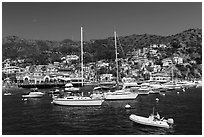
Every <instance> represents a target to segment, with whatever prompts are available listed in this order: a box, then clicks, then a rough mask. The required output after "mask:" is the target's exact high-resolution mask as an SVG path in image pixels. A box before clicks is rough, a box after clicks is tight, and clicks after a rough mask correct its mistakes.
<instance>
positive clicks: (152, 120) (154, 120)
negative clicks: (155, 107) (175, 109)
mask: <svg viewBox="0 0 204 137" xmlns="http://www.w3.org/2000/svg"><path fill="white" fill-rule="evenodd" d="M129 119H130V120H132V121H133V122H136V123H138V124H142V125H147V126H154V127H161V128H171V127H172V125H173V123H174V121H173V119H172V118H169V119H168V120H166V119H164V118H161V119H160V118H158V114H157V115H156V116H155V115H153V114H151V115H150V116H149V117H148V118H147V117H142V116H137V115H134V114H132V115H130V117H129Z"/></svg>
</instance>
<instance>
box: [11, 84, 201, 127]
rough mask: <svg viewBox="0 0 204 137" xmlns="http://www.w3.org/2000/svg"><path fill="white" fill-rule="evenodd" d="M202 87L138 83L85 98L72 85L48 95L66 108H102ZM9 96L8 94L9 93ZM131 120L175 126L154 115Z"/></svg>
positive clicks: (33, 95)
mask: <svg viewBox="0 0 204 137" xmlns="http://www.w3.org/2000/svg"><path fill="white" fill-rule="evenodd" d="M200 86H202V82H201V81H197V82H189V81H185V82H184V81H182V82H168V83H163V84H160V83H156V82H146V83H142V84H138V83H137V82H128V83H123V86H122V87H121V88H120V89H118V88H117V86H113V87H109V86H102V85H100V86H97V87H94V89H93V91H92V93H91V94H89V96H86V97H85V96H83V95H81V94H79V93H80V92H79V91H80V88H78V87H73V85H72V84H71V83H67V84H66V85H65V88H64V90H62V91H60V90H59V89H53V90H50V91H49V92H48V93H49V94H51V95H52V99H53V100H52V103H53V104H56V105H64V106H101V105H102V103H103V102H104V101H105V100H130V99H136V98H137V96H138V95H148V94H157V93H160V92H166V91H171V90H185V89H186V88H191V87H200ZM7 94H8V93H7ZM44 94H45V93H43V92H40V91H39V90H38V89H37V88H34V89H31V91H30V92H29V93H26V94H23V95H22V98H23V99H25V100H27V98H39V97H42V96H43V95H44ZM129 119H130V120H132V121H133V122H136V123H139V124H143V125H150V126H156V127H165V128H170V127H171V125H172V124H173V119H168V120H165V119H164V118H161V119H160V118H158V117H156V116H155V115H154V114H151V115H150V116H149V117H147V118H146V117H142V116H138V115H135V114H132V115H130V117H129Z"/></svg>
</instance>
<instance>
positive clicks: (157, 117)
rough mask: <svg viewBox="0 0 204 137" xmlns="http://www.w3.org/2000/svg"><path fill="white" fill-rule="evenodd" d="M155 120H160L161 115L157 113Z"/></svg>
mask: <svg viewBox="0 0 204 137" xmlns="http://www.w3.org/2000/svg"><path fill="white" fill-rule="evenodd" d="M154 119H155V120H160V115H159V113H158V112H157V115H155V116H154Z"/></svg>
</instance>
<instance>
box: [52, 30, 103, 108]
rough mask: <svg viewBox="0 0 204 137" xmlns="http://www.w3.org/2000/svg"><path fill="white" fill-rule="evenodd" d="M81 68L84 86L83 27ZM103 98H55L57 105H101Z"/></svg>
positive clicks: (54, 101)
mask: <svg viewBox="0 0 204 137" xmlns="http://www.w3.org/2000/svg"><path fill="white" fill-rule="evenodd" d="M81 61H82V62H81V68H82V86H83V28H82V27H81ZM103 101H104V100H103V99H98V98H94V97H84V96H76V95H74V96H63V97H55V98H53V103H54V104H56V105H65V106H101V105H102V103H103Z"/></svg>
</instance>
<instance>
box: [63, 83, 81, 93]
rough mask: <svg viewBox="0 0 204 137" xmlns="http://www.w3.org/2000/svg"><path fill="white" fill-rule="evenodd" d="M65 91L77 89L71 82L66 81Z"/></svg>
mask: <svg viewBox="0 0 204 137" xmlns="http://www.w3.org/2000/svg"><path fill="white" fill-rule="evenodd" d="M64 90H65V92H69V91H79V88H78V87H74V86H73V84H72V83H67V84H66V85H65V89H64Z"/></svg>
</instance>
